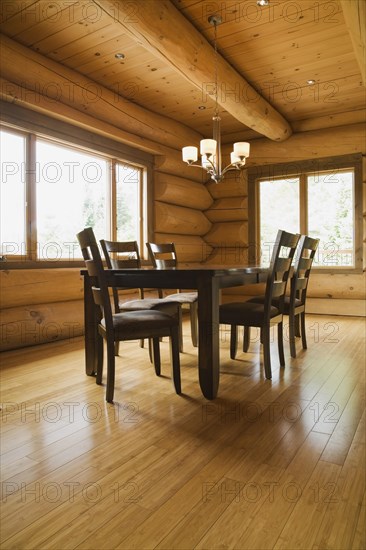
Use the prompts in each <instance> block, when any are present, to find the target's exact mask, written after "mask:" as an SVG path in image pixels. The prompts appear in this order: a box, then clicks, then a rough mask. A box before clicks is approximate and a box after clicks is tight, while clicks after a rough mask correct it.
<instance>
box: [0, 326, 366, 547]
mask: <svg viewBox="0 0 366 550" xmlns="http://www.w3.org/2000/svg"><path fill="white" fill-rule="evenodd" d="M307 326H308V350H307V351H303V350H301V345H300V342H297V350H298V357H297V358H296V359H291V358H290V355H289V349H288V343H286V345H285V352H286V367H285V368H284V369H283V368H280V367H279V364H278V356H277V350H276V342H274V343H273V346H272V357H273V361H272V362H273V369H272V370H273V378H272V381H268V380H266V379H265V378H264V373H263V364H262V355H261V354H260V349H259V344H258V342H256V341H253V342H252V345H251V348H250V352H249V353H247V354H244V353H239V355H238V360H236V361H231V360H230V359H229V353H228V341H227V332H226V331H225V329H223V330H222V332H221V379H220V389H219V396H218V398H217V399H215V400H214V401H212V402H209V401H207V400H205V399H204V398H203V397H202V394H201V392H200V389H199V385H198V376H197V367H196V361H197V359H196V357H197V356H196V353H197V350H196V349H194V348H193V347H192V346H191V343H190V337H189V326H188V323H186V324H185V327H184V328H185V342H184V349H185V353H184V354H182V355H181V363H182V365H181V370H182V388H183V395H182V396H177V395H176V394H175V393H174V390H173V386H172V383H171V378H170V366H169V350H168V343H167V342H166V341H164V342H163V343H162V344H161V348H162V360H163V365H162V374H163V376H162V377H161V378H160V379H159V378H157V377H156V376H155V374H154V371H153V368H152V366H151V364H150V363H149V360H148V354H147V350H146V349H140V348H139V346H138V344H137V343H135V342H129V343H125V344H123V345H122V346H121V356H120V358H118V359H117V379H116V402H115V404H114V405H109V404H106V402H105V400H104V390H105V388H104V387H98V386H96V384H95V381H94V379H93V378H90V377H87V376H85V374H84V352H83V341H82V339H75V340H70V341H64V342H58V343H57V342H56V343H53V344H49V345H43V346H38V347H33V348H27V349H24V350H16V351H13V352H6V353H3V354H1V356H0V358H1V367H2V368H1V382H2V403H3V405H2V411H1V414H2V417H1V436H2V445H1V452H2V470H1V480H2V481H1V487H2V509H1V547H2V548H3V549H5V550H7V549H26V548H28V549H35V548H37V549H43V548H44V549H59V550H71V549H74V548H78V549H99V548H100V549H102V548H105V549H114V548H125V549H131V548H136V549H148V548H161V549H190V548H200V549H208V548H210V549H211V548H212V549H215V548H217V549H219V548H220V549H222V548H233V549H244V548H247V549H265V548H266V549H267V548H268V549H269V548H276V549H282V548H289V549H293V548H299V549H300V548H301V549H312V550H313V549H314V550H315V549H318V550H320V549H333V550H343V549H344V550H346V549H349V548H353V549H361V548H362V549H363V548H365V546H366V541H365V479H364V464H365V412H364V411H365V391H364V383H365V380H364V363H365V336H364V333H365V330H364V329H365V321H364V320H363V319H360V318H351V317H344V318H342V317H327V316H311V315H309V316H308V319H307Z"/></svg>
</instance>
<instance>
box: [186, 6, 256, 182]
mask: <svg viewBox="0 0 366 550" xmlns="http://www.w3.org/2000/svg"><path fill="white" fill-rule="evenodd" d="M208 22H209V23H210V25H213V26H214V29H215V39H214V44H215V87H214V92H215V112H214V116H213V117H212V121H213V136H212V137H213V139H202V140H201V141H200V155H201V164H197V160H198V148H197V147H193V146H188V147H183V149H182V157H183V160H184V162H186V163H187V164H188V165H189V166H200V167H201V168H203V169H204V170H206V171H207V173H208V174H209V175H210V177H211V179H212V180H214V182H215V183H219V182H220V181H222V180H223V178H224V175H225V174H226V172H228V171H229V170H242V169H243V168H244V166H245V159H246V158H247V157H249V150H250V144H249V143H247V142H245V141H239V142H237V143H234V145H233V151H232V152H231V154H230V164H228V165H227V166H226V167H225V168H223V169H222V167H221V129H220V121H221V118H220V116H219V104H218V83H217V80H218V78H217V25H220V23H221V22H222V19H221V17H220V15H210V17H209V18H208Z"/></svg>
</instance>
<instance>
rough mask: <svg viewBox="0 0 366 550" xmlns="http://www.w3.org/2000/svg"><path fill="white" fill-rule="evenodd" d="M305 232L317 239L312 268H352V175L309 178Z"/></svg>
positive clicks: (335, 174) (336, 173)
mask: <svg viewBox="0 0 366 550" xmlns="http://www.w3.org/2000/svg"><path fill="white" fill-rule="evenodd" d="M307 181H308V212H309V214H308V232H309V235H314V236H316V237H317V238H319V239H320V243H319V249H318V253H317V256H316V258H315V265H320V266H329V267H336V266H353V265H354V229H353V228H354V206H353V205H354V184H353V171H350V170H349V171H337V172H332V173H330V172H329V173H323V174H317V175H315V176H314V175H312V176H308V180H307Z"/></svg>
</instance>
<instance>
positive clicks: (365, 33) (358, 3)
mask: <svg viewBox="0 0 366 550" xmlns="http://www.w3.org/2000/svg"><path fill="white" fill-rule="evenodd" d="M340 2H341V6H342V10H343V16H344V20H345V23H346V27H347V29H348V32H349V34H350V37H351V41H352V46H353V50H354V52H355V56H356V60H357V63H358V66H359V68H360V71H361V76H362V83H363V85H364V86H366V54H365V51H366V26H365V21H366V2H365V0H340Z"/></svg>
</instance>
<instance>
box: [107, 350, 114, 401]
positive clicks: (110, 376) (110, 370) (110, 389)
mask: <svg viewBox="0 0 366 550" xmlns="http://www.w3.org/2000/svg"><path fill="white" fill-rule="evenodd" d="M114 350H115V348H114V342H113V340H107V390H106V400H107V402H108V403H113V395H114V379H115V372H114V371H115V359H114Z"/></svg>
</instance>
